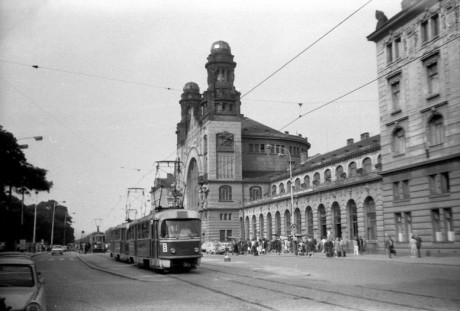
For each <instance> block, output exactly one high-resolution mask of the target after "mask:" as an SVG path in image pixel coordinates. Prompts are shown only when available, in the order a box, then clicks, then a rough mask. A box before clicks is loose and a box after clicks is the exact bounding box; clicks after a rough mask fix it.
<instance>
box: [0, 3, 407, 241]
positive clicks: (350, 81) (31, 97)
mask: <svg viewBox="0 0 460 311" xmlns="http://www.w3.org/2000/svg"><path fill="white" fill-rule="evenodd" d="M376 10H381V11H383V12H384V13H385V14H386V16H387V17H388V18H391V17H392V16H394V15H395V14H397V13H398V12H399V11H400V10H401V1H399V0H374V1H368V0H348V1H343V0H298V1H297V0H293V1H274V0H252V1H247V0H244V1H243V0H236V1H225V2H223V1H216V0H209V1H208V0H206V1H204V0H203V1H200V0H197V1H189V0H175V1H169V0H164V1H163V0H161V1H160V0H145V1H144V0H139V1H127V0H65V1H63V0H61V1H59V0H2V1H1V2H0V125H2V126H3V127H4V129H5V130H7V131H9V132H11V133H12V134H13V135H14V136H15V137H16V138H18V142H19V143H20V144H28V145H29V147H28V149H24V153H25V155H26V158H27V160H28V162H29V163H31V164H33V165H35V166H38V167H40V168H44V169H46V170H47V171H48V173H47V177H48V180H50V181H52V182H53V184H54V186H53V188H52V189H51V191H50V192H49V193H47V192H40V193H38V195H35V194H32V195H30V196H28V197H26V204H34V203H36V202H41V201H47V200H51V199H52V200H56V201H59V202H61V201H65V204H63V205H65V206H66V207H67V208H68V211H69V213H70V214H71V216H72V218H73V227H74V228H75V232H76V238H80V234H81V231H85V232H86V233H89V232H93V231H95V230H96V226H100V228H101V230H106V229H108V228H109V227H111V226H114V225H117V224H120V223H122V222H123V221H124V219H125V210H126V208H127V207H128V208H130V209H140V208H142V207H144V206H146V205H149V202H148V200H149V199H150V198H149V191H150V188H151V187H152V186H153V181H154V178H155V176H157V175H156V174H155V173H156V170H155V166H154V163H155V161H162V160H174V159H175V151H176V134H175V131H176V125H177V123H178V122H180V105H179V100H180V95H181V93H182V88H183V87H184V85H185V84H186V83H187V82H195V83H197V84H198V85H199V87H200V90H201V91H202V92H203V91H205V90H206V89H207V82H206V81H207V74H206V69H205V67H204V66H205V63H206V61H207V57H208V55H209V54H210V49H211V45H212V43H214V42H216V41H219V40H223V41H225V42H227V43H228V44H229V45H230V47H231V51H232V54H233V55H234V60H235V62H236V63H237V66H236V69H235V83H234V84H235V87H236V89H237V90H238V91H239V92H240V93H241V97H242V100H241V111H242V113H243V114H244V115H245V116H246V117H249V118H251V119H254V120H256V121H258V122H260V123H263V124H265V125H267V126H269V127H272V128H274V129H276V130H280V131H283V132H284V131H289V133H290V134H302V135H303V136H304V137H305V136H306V137H308V140H309V142H310V143H311V149H310V151H309V154H310V155H316V154H318V153H326V152H329V151H332V150H335V149H337V148H340V147H343V146H345V145H346V140H347V139H348V138H354V139H355V141H357V140H359V139H360V134H361V133H364V132H369V133H370V135H377V134H379V133H380V130H379V108H378V92H377V84H376V83H375V82H374V83H371V84H369V85H368V86H366V87H362V88H360V87H361V86H363V85H365V84H366V83H368V82H370V81H372V80H374V79H375V78H376V77H377V72H376V71H377V65H376V48H375V43H374V42H369V41H367V39H366V36H368V35H369V34H371V33H372V32H373V31H374V30H375V26H376V22H377V20H376V19H375V11H376ZM355 11H357V12H356V13H355V14H353V13H354V12H355ZM352 14H353V15H352ZM350 15H352V16H351V17H350ZM33 66H38V68H37V67H33ZM267 78H269V79H267ZM262 82H263V83H262ZM357 88H359V90H357V91H355V92H352V93H351V94H349V95H347V96H344V95H345V94H348V93H349V92H351V91H353V90H355V89H357ZM336 99H337V100H336ZM299 103H301V104H302V105H300V104H299ZM325 104H326V105H325ZM300 115H302V117H299V116H300ZM33 136H43V140H42V141H35V140H34V139H30V138H29V137H33ZM130 188H141V189H145V191H144V195H142V191H132V190H128V189H130ZM128 194H129V195H128Z"/></svg>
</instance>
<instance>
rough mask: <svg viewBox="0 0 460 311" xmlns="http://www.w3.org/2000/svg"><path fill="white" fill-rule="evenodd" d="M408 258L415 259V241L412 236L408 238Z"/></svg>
mask: <svg viewBox="0 0 460 311" xmlns="http://www.w3.org/2000/svg"><path fill="white" fill-rule="evenodd" d="M410 257H411V258H415V257H417V240H416V239H415V238H414V236H413V235H412V236H411V238H410Z"/></svg>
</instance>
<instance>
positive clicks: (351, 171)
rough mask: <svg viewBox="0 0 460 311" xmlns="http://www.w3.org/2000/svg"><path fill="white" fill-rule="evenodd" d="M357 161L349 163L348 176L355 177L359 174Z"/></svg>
mask: <svg viewBox="0 0 460 311" xmlns="http://www.w3.org/2000/svg"><path fill="white" fill-rule="evenodd" d="M357 173H358V172H357V169H356V162H351V163H350V164H348V176H350V177H355V176H356V175H357Z"/></svg>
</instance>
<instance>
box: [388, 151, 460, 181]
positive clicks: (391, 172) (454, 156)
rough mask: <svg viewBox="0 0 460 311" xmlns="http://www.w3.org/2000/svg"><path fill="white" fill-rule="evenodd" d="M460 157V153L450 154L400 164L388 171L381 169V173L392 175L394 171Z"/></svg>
mask: <svg viewBox="0 0 460 311" xmlns="http://www.w3.org/2000/svg"><path fill="white" fill-rule="evenodd" d="M459 158H460V153H456V154H450V155H448V156H445V157H441V158H436V159H431V160H427V161H422V162H419V163H414V164H410V165H405V166H400V167H398V168H393V169H389V170H386V171H381V172H380V175H382V176H384V175H390V174H394V173H397V172H400V171H405V170H410V169H414V168H417V167H420V166H426V165H430V164H433V163H438V162H444V161H448V160H453V159H459Z"/></svg>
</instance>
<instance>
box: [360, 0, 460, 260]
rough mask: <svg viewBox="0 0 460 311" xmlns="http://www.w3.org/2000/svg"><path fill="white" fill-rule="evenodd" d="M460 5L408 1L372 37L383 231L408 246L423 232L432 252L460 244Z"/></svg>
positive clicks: (429, 0)
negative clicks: (457, 235) (376, 92)
mask: <svg viewBox="0 0 460 311" xmlns="http://www.w3.org/2000/svg"><path fill="white" fill-rule="evenodd" d="M459 10H460V4H459V1H453V0H445V1H439V0H423V1H422V0H421V1H402V11H401V12H400V13H398V14H396V15H395V16H394V17H392V18H390V19H388V20H386V21H385V22H383V23H380V20H379V23H378V26H377V29H376V30H375V31H374V32H373V33H372V34H370V35H369V36H368V37H367V38H368V40H370V41H373V42H375V43H376V46H377V72H378V73H377V74H378V89H379V102H380V120H381V121H380V129H381V148H382V166H383V170H382V172H381V175H382V177H383V180H382V188H383V193H382V200H383V212H384V232H385V233H386V234H388V235H391V236H394V237H395V241H396V242H397V243H399V247H403V248H407V247H408V243H409V239H410V237H411V235H412V233H413V232H416V233H417V234H418V235H419V236H421V237H422V240H423V249H424V251H425V252H426V253H430V254H432V255H436V254H438V253H457V251H458V250H459V244H458V242H456V232H457V233H458V230H459V228H460V39H459V37H460V31H459V30H460V25H459V15H460V12H459ZM383 20H384V19H383Z"/></svg>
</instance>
